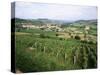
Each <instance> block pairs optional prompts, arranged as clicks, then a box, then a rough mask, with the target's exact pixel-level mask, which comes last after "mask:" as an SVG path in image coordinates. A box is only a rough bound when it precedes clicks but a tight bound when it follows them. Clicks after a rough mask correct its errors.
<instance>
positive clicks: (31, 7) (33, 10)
mask: <svg viewBox="0 0 100 75" xmlns="http://www.w3.org/2000/svg"><path fill="white" fill-rule="evenodd" d="M15 17H16V18H22V19H38V18H46V19H55V20H67V21H76V20H91V19H97V7H95V6H78V5H67V4H48V3H33V2H16V3H15Z"/></svg>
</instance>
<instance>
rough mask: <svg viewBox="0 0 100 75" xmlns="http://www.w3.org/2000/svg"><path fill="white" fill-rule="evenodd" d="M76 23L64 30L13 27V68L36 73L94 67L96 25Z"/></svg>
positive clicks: (95, 58) (95, 60) (64, 27)
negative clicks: (14, 50) (14, 52)
mask: <svg viewBox="0 0 100 75" xmlns="http://www.w3.org/2000/svg"><path fill="white" fill-rule="evenodd" d="M90 27H91V28H90V29H89V30H88V31H87V30H86V31H87V32H88V33H86V32H85V31H84V28H85V27H84V26H80V25H78V24H76V23H74V24H73V25H68V26H66V25H65V26H64V25H63V27H61V28H62V29H63V30H64V31H54V30H52V31H49V30H43V29H36V28H35V29H27V28H26V29H25V28H20V30H17V29H16V32H15V39H16V71H17V70H18V71H21V72H40V71H58V70H76V69H90V68H96V67H97V40H96V37H97V28H96V25H91V26H90Z"/></svg>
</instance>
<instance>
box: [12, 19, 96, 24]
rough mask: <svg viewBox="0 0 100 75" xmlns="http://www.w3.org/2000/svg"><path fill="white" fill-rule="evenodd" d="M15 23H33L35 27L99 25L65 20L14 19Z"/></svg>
mask: <svg viewBox="0 0 100 75" xmlns="http://www.w3.org/2000/svg"><path fill="white" fill-rule="evenodd" d="M12 20H15V23H31V24H33V25H45V24H61V25H71V24H73V25H74V24H76V25H97V20H78V21H75V22H67V21H63V20H52V19H45V18H44V19H43V18H42V19H41V18H39V19H20V18H14V19H12Z"/></svg>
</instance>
